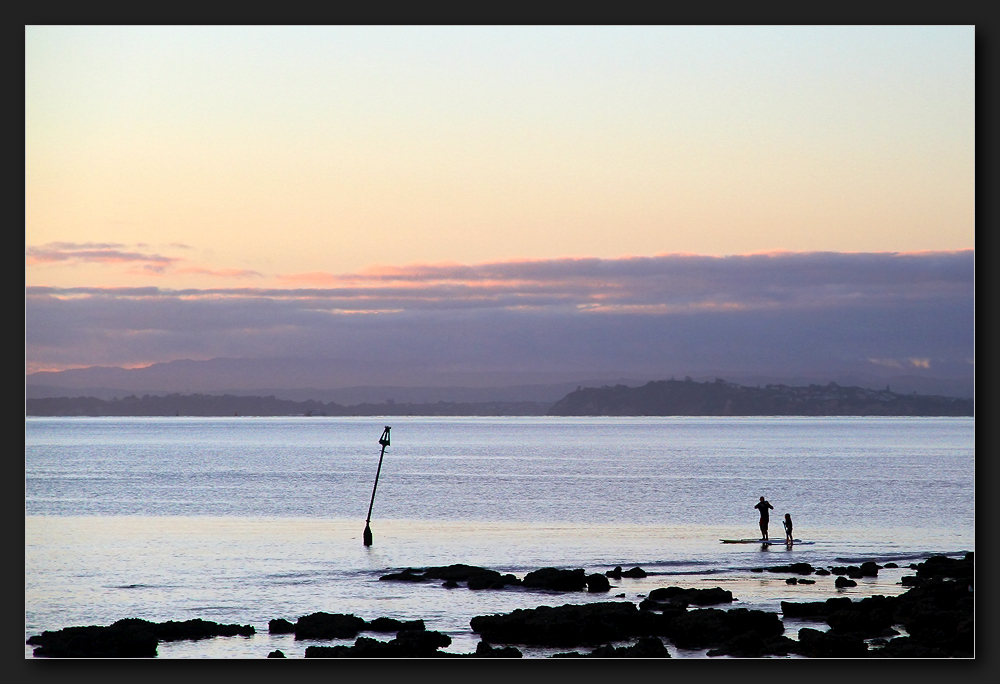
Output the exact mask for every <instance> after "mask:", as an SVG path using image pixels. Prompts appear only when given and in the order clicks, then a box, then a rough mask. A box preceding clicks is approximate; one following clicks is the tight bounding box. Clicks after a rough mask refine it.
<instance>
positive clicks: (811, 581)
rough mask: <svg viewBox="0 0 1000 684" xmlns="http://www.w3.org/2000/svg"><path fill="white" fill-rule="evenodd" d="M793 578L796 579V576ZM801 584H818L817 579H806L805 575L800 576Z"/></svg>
mask: <svg viewBox="0 0 1000 684" xmlns="http://www.w3.org/2000/svg"><path fill="white" fill-rule="evenodd" d="M792 579H795V578H794V577H793V578H792ZM799 584H816V580H811V579H805V578H803V577H799Z"/></svg>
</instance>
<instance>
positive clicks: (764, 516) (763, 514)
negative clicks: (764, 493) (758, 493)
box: [754, 497, 774, 540]
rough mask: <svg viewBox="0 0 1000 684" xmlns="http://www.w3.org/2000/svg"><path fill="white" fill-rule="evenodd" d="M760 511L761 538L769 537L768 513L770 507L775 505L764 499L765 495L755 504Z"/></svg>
mask: <svg viewBox="0 0 1000 684" xmlns="http://www.w3.org/2000/svg"><path fill="white" fill-rule="evenodd" d="M754 508H756V509H757V510H758V511H760V534H761V537H760V538H761V539H765V540H766V539H767V522H768V518H769V517H770V516H769V514H768V510H769V509H773V508H774V506H772V505H771V504H769V503H768V502H767V501H765V500H764V497H760V503H759V504H757V505H756V506H754Z"/></svg>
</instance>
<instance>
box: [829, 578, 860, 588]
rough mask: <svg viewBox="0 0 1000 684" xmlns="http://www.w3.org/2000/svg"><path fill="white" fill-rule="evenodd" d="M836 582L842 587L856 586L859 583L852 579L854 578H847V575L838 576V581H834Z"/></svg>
mask: <svg viewBox="0 0 1000 684" xmlns="http://www.w3.org/2000/svg"><path fill="white" fill-rule="evenodd" d="M834 584H835V585H836V586H837V587H838V588H842V587H856V586H858V583H857V582H855V581H854V580H852V579H847V578H845V577H838V578H837V581H836V582H834Z"/></svg>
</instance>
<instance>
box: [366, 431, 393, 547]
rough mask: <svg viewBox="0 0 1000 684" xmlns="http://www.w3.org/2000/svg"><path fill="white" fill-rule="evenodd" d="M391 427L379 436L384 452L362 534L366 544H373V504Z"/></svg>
mask: <svg viewBox="0 0 1000 684" xmlns="http://www.w3.org/2000/svg"><path fill="white" fill-rule="evenodd" d="M390 429H391V428H390V427H389V426H388V425H386V426H385V429H384V430H382V436H381V437H379V440H378V443H379V444H381V445H382V453H381V454H379V457H378V470H376V471H375V484H374V485H373V486H372V501H371V503H370V504H368V517H367V518H365V531H364V534H363V535H362V539H363V540H364V544H365V546H371V545H372V528H371V522H372V506H374V505H375V490H376V489H377V488H378V475H379V473H381V472H382V458H383V457H384V456H385V448H386V447H387V446H389V430H390Z"/></svg>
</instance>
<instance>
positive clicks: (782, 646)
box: [706, 633, 798, 658]
mask: <svg viewBox="0 0 1000 684" xmlns="http://www.w3.org/2000/svg"><path fill="white" fill-rule="evenodd" d="M797 646H798V645H797V644H796V643H795V642H794V641H793V640H791V639H789V638H788V637H786V636H784V635H781V636H770V637H761V636H760V635H758V634H754V633H744V634H740V635H737V636H735V637H733V638H732V639H730V640H729V641H727V642H726V643H725V644H723V645H722V646H720V647H719V648H713V649H709V651H708V652H707V653H706V655H708V656H710V657H715V656H721V655H727V656H732V657H734V658H761V657H763V656H766V655H788V654H789V653H793V652H794V651H795V649H796V648H797Z"/></svg>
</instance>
